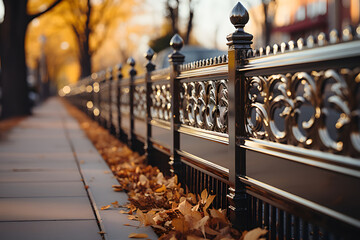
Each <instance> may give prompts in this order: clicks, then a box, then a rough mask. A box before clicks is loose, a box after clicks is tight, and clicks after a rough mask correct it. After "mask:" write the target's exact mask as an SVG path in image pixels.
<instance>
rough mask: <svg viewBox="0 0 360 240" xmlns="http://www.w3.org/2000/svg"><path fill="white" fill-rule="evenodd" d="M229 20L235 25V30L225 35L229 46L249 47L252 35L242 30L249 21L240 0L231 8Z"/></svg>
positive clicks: (247, 48) (245, 48)
mask: <svg viewBox="0 0 360 240" xmlns="http://www.w3.org/2000/svg"><path fill="white" fill-rule="evenodd" d="M230 21H231V23H232V24H233V25H234V26H235V28H236V31H235V32H233V33H231V34H229V35H228V36H227V37H226V39H227V40H228V43H227V45H228V46H229V48H237V49H243V50H249V49H251V47H250V45H251V44H252V41H251V40H252V39H253V35H251V34H249V33H247V32H245V31H244V27H245V25H246V23H247V22H248V21H249V13H248V11H247V10H246V8H245V7H244V6H243V5H242V4H241V3H240V2H238V3H237V4H236V5H235V7H234V8H233V9H232V11H231V13H230ZM245 56H246V55H245Z"/></svg>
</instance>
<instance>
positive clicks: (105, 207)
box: [100, 205, 111, 210]
mask: <svg viewBox="0 0 360 240" xmlns="http://www.w3.org/2000/svg"><path fill="white" fill-rule="evenodd" d="M109 208H111V205H106V206H102V207H101V208H100V209H101V210H106V209H109Z"/></svg>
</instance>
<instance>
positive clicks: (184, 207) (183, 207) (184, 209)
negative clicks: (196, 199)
mask: <svg viewBox="0 0 360 240" xmlns="http://www.w3.org/2000/svg"><path fill="white" fill-rule="evenodd" d="M191 208H192V205H191V204H190V203H189V202H188V201H187V200H184V201H182V202H181V203H180V204H179V206H178V210H179V211H180V212H181V213H182V215H184V216H186V215H191V212H192V211H191Z"/></svg>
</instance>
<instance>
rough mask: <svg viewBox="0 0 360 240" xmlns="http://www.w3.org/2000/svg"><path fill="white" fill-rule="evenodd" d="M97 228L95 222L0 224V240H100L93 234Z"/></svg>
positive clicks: (98, 236)
mask: <svg viewBox="0 0 360 240" xmlns="http://www.w3.org/2000/svg"><path fill="white" fill-rule="evenodd" d="M97 227H98V226H97V223H96V221H95V220H81V221H31V222H0V239H4V240H5V239H6V240H23V239H24V240H25V239H26V240H78V239H84V240H101V237H100V235H95V234H93V230H94V229H96V228H97ZM29 233H31V234H29ZM119 240H120V239H119Z"/></svg>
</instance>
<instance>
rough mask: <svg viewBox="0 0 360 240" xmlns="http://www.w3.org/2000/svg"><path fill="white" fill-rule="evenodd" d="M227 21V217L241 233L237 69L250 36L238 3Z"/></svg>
mask: <svg viewBox="0 0 360 240" xmlns="http://www.w3.org/2000/svg"><path fill="white" fill-rule="evenodd" d="M230 21H231V23H232V24H233V25H234V26H235V28H236V30H235V32H233V33H231V34H229V35H228V36H227V40H228V43H227V45H228V54H229V56H228V60H229V63H228V71H229V89H228V90H229V112H228V127H229V160H230V176H229V180H230V187H229V194H228V196H227V197H228V199H229V216H230V220H231V222H232V223H233V224H234V226H236V227H237V228H239V229H240V230H245V229H248V228H249V224H250V222H249V221H250V219H249V216H250V214H249V208H248V206H249V199H248V198H247V194H246V191H245V190H246V189H245V184H243V183H241V182H240V180H239V178H238V176H245V175H246V155H245V154H246V152H245V149H244V148H240V147H239V146H237V145H239V144H243V143H244V140H245V136H246V131H245V118H244V112H245V77H244V75H243V74H241V73H239V72H238V71H237V69H238V68H239V67H240V66H243V65H244V64H246V53H247V51H249V50H250V49H251V47H250V45H251V44H252V41H251V40H252V39H253V36H252V35H251V34H249V33H246V32H245V31H244V26H245V24H246V23H247V22H248V21H249V14H248V12H247V10H246V9H245V7H244V6H243V5H242V4H241V3H240V2H238V3H237V4H236V5H235V7H234V8H233V9H232V11H231V14H230Z"/></svg>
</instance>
